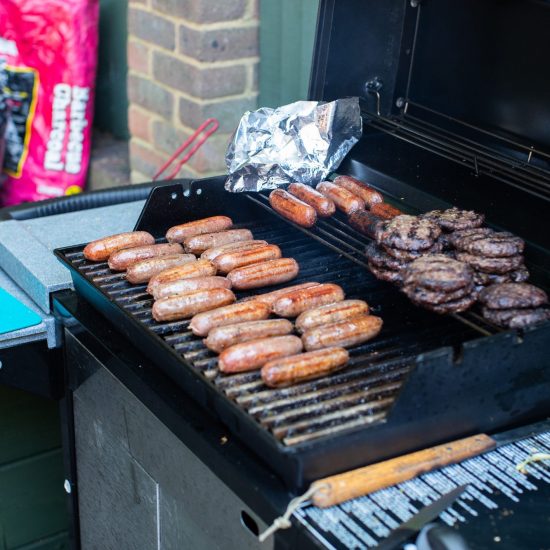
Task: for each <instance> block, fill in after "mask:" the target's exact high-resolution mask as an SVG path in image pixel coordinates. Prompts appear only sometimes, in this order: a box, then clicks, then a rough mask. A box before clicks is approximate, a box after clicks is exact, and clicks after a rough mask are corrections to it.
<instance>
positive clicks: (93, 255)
mask: <svg viewBox="0 0 550 550" xmlns="http://www.w3.org/2000/svg"><path fill="white" fill-rule="evenodd" d="M149 244H155V238H154V237H153V235H151V234H150V233H147V231H132V232H130V233H118V234H117V235H111V236H110V237H105V238H103V239H98V240H96V241H92V242H91V243H88V244H87V245H86V246H85V247H84V250H83V251H82V252H83V254H84V257H85V258H86V259H87V260H91V261H92V262H104V261H105V260H106V259H107V258H109V256H110V255H111V254H112V253H113V252H116V251H117V250H122V249H123V248H131V247H133V246H146V245H149Z"/></svg>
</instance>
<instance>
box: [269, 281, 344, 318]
mask: <svg viewBox="0 0 550 550" xmlns="http://www.w3.org/2000/svg"><path fill="white" fill-rule="evenodd" d="M343 299H344V291H343V290H342V287H340V286H338V285H334V284H332V283H327V284H322V285H317V286H312V287H310V288H302V289H300V290H295V291H293V292H289V293H288V294H284V295H283V296H281V297H280V298H278V299H277V300H276V301H275V303H274V304H273V308H272V309H273V313H276V314H277V315H279V316H281V317H296V316H298V315H300V313H302V312H303V311H306V309H312V308H314V307H320V306H323V305H325V304H332V303H334V302H341V301H342V300H343Z"/></svg>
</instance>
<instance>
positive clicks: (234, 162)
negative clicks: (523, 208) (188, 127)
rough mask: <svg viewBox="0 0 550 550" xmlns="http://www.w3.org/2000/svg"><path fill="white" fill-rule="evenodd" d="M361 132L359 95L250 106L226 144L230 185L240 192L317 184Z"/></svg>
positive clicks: (228, 183)
mask: <svg viewBox="0 0 550 550" xmlns="http://www.w3.org/2000/svg"><path fill="white" fill-rule="evenodd" d="M361 132H362V120H361V111H360V108H359V99H358V98H356V97H351V98H346V99H337V100H336V101H331V102H330V103H320V102H317V101H297V102H296V103H291V104H290V105H284V106H282V107H278V108H277V109H271V108H267V107H264V108H262V109H258V110H257V111H248V112H246V113H245V114H244V115H243V117H242V118H241V121H240V123H239V126H238V127H237V130H236V131H235V134H234V135H233V138H232V140H231V143H230V144H229V146H228V148H227V152H226V155H225V162H226V165H227V168H228V171H229V177H228V178H227V181H226V182H225V189H226V190H227V191H232V192H234V193H237V192H241V191H262V190H264V189H275V188H276V187H279V186H281V185H284V184H287V183H292V182H300V183H306V184H310V185H315V184H316V183H319V182H320V181H323V180H324V179H326V178H327V176H328V175H329V174H330V173H331V172H333V171H335V170H336V169H337V168H338V166H339V165H340V163H341V162H342V160H343V158H344V157H345V156H346V155H347V153H348V152H349V150H350V149H351V148H352V147H353V146H354V145H355V144H356V143H357V141H358V140H359V138H360V137H361Z"/></svg>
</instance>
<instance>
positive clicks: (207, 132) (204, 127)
mask: <svg viewBox="0 0 550 550" xmlns="http://www.w3.org/2000/svg"><path fill="white" fill-rule="evenodd" d="M219 125H220V123H219V122H218V120H217V119H215V118H207V119H206V120H205V121H204V122H203V123H202V124H201V125H200V126H199V127H198V128H197V129H196V130H195V131H194V133H193V134H192V135H191V136H189V138H188V139H186V140H185V141H184V142H183V143H182V144H181V145H180V146H179V147H178V149H177V150H176V151H175V153H174V154H173V155H172V156H171V157H170V158H169V159H168V160H167V161H166V162H165V163H164V164H163V165H162V166H161V167H160V168H159V170H158V172H157V173H156V174H155V175H154V176H153V181H156V180H158V179H159V177H160V176H161V174H162V173H163V172H165V171H166V170H167V169H168V167H169V166H170V165H171V164H172V163H175V165H174V169H173V170H172V171H171V172H170V173H169V174H168V176H166V177H165V178H164V179H167V180H173V179H174V178H175V177H176V176H177V174H178V172H179V171H180V169H181V167H182V166H183V165H184V164H185V163H186V162H187V161H188V160H189V159H190V158H191V157H192V156H193V155H194V154H195V153H196V152H197V150H198V149H199V148H200V147H201V146H202V144H203V143H204V142H205V141H206V140H207V139H208V138H209V137H210V136H211V135H212V134H213V133H214V132H215V131H216V130H217V129H218V127H219ZM188 147H191V149H189V151H187V153H186V154H185V156H184V157H183V158H182V159H181V160H177V158H178V157H179V156H180V155H181V154H182V153H183V152H184V151H185V150H186V149H187V148H188Z"/></svg>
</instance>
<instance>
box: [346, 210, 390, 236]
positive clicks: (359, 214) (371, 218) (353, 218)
mask: <svg viewBox="0 0 550 550" xmlns="http://www.w3.org/2000/svg"><path fill="white" fill-rule="evenodd" d="M348 222H349V223H350V225H351V226H352V227H353V228H354V229H357V231H359V233H363V235H367V237H370V238H371V239H375V238H376V230H377V229H378V226H379V225H380V223H381V222H382V219H381V218H379V217H378V216H375V215H374V214H373V213H372V212H367V211H366V210H357V211H356V212H353V213H352V214H350V215H349V216H348Z"/></svg>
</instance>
